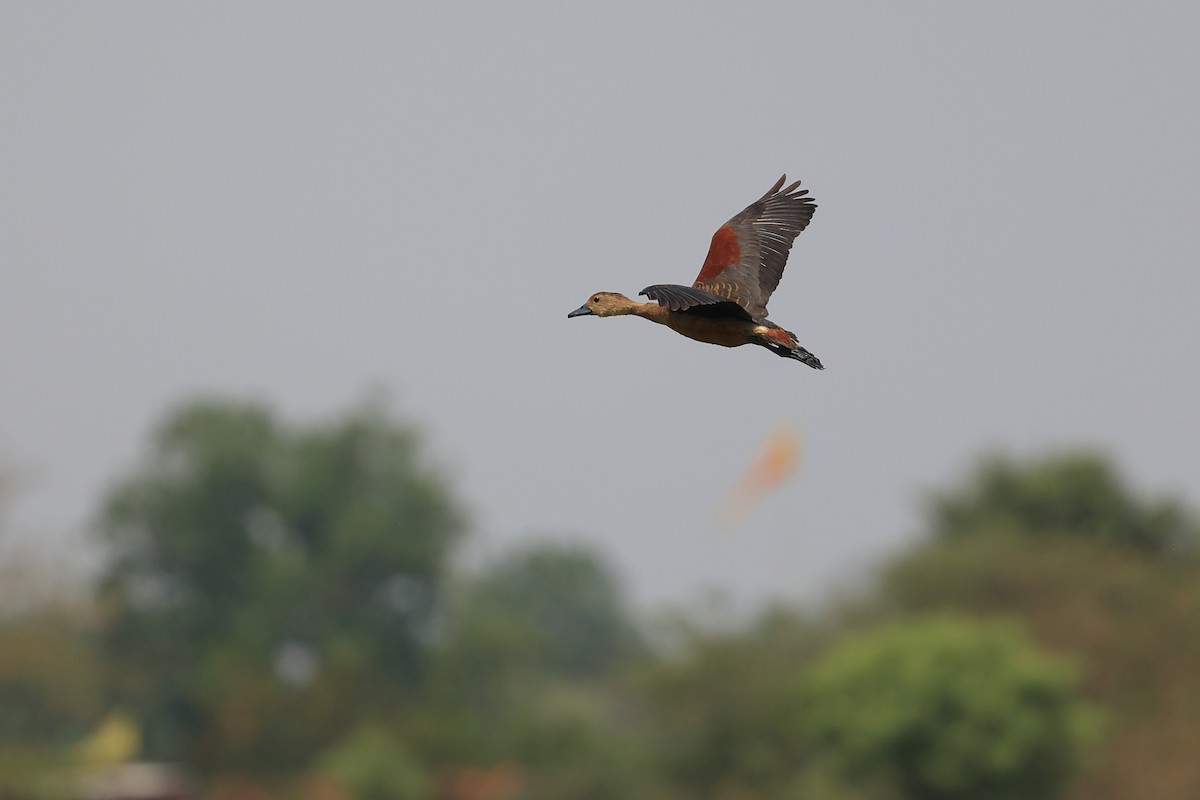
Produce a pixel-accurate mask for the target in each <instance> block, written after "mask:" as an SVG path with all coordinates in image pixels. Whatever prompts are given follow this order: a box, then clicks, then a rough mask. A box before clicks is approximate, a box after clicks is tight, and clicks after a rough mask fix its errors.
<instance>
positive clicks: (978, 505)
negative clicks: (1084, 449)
mask: <svg viewBox="0 0 1200 800" xmlns="http://www.w3.org/2000/svg"><path fill="white" fill-rule="evenodd" d="M988 474H991V475H992V477H990V478H986V479H985V478H984V477H982V476H986V475H988ZM1115 475H1116V472H1115V470H1113V469H1112V468H1111V467H1110V466H1108V465H1106V464H1104V463H1103V462H1098V461H1096V460H1095V459H1094V458H1092V457H1088V458H1084V457H1082V456H1072V457H1057V458H1050V459H1044V460H1040V461H1032V462H1029V463H1026V464H1016V463H1007V464H1006V465H1005V466H1004V467H1003V469H1000V468H998V467H996V466H995V464H992V465H991V466H986V467H984V468H983V469H981V470H980V471H979V472H978V473H977V475H976V477H975V478H974V479H973V481H972V482H970V483H968V484H967V485H964V486H961V487H958V488H955V489H951V490H949V491H947V492H946V493H945V494H943V495H942V497H943V499H944V500H948V501H949V507H948V508H942V509H938V508H935V509H934V513H933V515H932V519H931V520H930V528H931V529H932V530H933V531H934V533H935V534H936V535H934V536H932V537H930V538H929V539H928V540H927V542H926V543H925V544H923V545H922V546H920V547H917V548H915V549H914V550H912V551H911V552H909V553H906V554H904V555H903V556H901V557H900V558H898V559H896V560H895V561H894V562H893V563H892V564H891V565H890V566H889V567H888V568H887V569H886V570H885V572H884V575H883V579H882V581H881V585H880V591H879V594H878V597H877V598H876V602H877V608H878V609H879V613H880V615H882V616H895V615H897V614H901V615H907V614H926V613H938V612H945V611H949V610H953V611H955V612H958V613H967V614H973V615H978V616H980V617H994V616H997V615H1007V616H1016V617H1019V618H1020V619H1021V620H1022V621H1023V622H1024V623H1025V625H1026V627H1027V629H1028V630H1029V632H1030V634H1031V636H1032V637H1033V638H1034V640H1035V641H1037V642H1038V643H1040V644H1041V645H1043V646H1045V647H1048V648H1051V649H1052V650H1054V651H1055V652H1059V653H1063V654H1066V655H1069V656H1070V657H1072V658H1074V659H1075V660H1076V662H1077V663H1078V664H1079V665H1080V666H1081V668H1082V671H1083V672H1082V677H1083V688H1084V691H1085V692H1086V693H1087V695H1088V697H1089V699H1091V700H1092V701H1093V702H1095V703H1096V704H1097V705H1098V706H1099V707H1100V709H1101V711H1102V712H1103V717H1104V722H1105V724H1104V728H1103V736H1102V738H1101V739H1100V740H1099V741H1097V742H1096V743H1095V745H1094V758H1093V759H1092V762H1093V763H1092V765H1091V768H1090V769H1088V770H1085V771H1082V772H1081V773H1080V774H1078V775H1077V776H1075V778H1074V779H1073V780H1072V782H1071V785H1070V787H1069V790H1068V793H1069V796H1070V797H1072V798H1079V800H1084V798H1086V799H1087V800H1119V799H1120V798H1126V797H1155V798H1164V800H1166V799H1167V798H1172V799H1174V798H1179V799H1180V800H1183V798H1192V797H1197V796H1200V762H1198V761H1197V760H1196V759H1195V758H1193V757H1191V755H1190V754H1191V753H1195V752H1200V646H1198V644H1197V643H1198V642H1200V639H1198V635H1197V622H1196V621H1197V620H1198V619H1200V563H1198V560H1197V559H1196V558H1195V557H1194V554H1195V552H1196V551H1195V549H1194V545H1193V544H1189V542H1190V541H1193V539H1192V538H1191V537H1193V536H1194V531H1196V529H1197V527H1198V526H1197V523H1196V515H1195V514H1194V512H1191V511H1190V510H1188V509H1186V508H1185V507H1183V506H1181V505H1179V504H1176V503H1165V502H1162V501H1152V500H1146V499H1144V498H1141V497H1139V496H1138V495H1137V493H1135V492H1134V491H1132V490H1131V489H1129V488H1128V487H1127V486H1126V485H1125V484H1124V483H1122V482H1121V481H1119V480H1117V479H1116V478H1115V477H1114V476H1115ZM1069 476H1074V477H1069ZM1072 487H1073V488H1072ZM1084 487H1086V488H1084ZM947 512H949V513H947ZM1163 519H1166V520H1169V521H1170V522H1171V524H1170V525H1164V524H1163V523H1162V522H1161V520H1163ZM1172 541H1174V542H1177V543H1178V544H1170V545H1168V544H1166V543H1167V542H1172ZM1185 754H1186V755H1185Z"/></svg>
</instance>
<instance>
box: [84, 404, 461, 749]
mask: <svg viewBox="0 0 1200 800" xmlns="http://www.w3.org/2000/svg"><path fill="white" fill-rule="evenodd" d="M461 530H462V514H461V512H460V511H459V508H458V505H457V503H456V501H455V500H454V498H453V497H452V496H451V494H450V492H449V490H448V489H447V488H446V486H445V484H444V483H443V481H442V480H441V479H440V478H439V477H438V476H437V475H436V474H435V473H433V472H432V471H431V470H430V469H428V468H427V467H426V466H424V464H423V459H422V458H421V455H420V451H419V443H418V438H417V435H416V433H415V431H414V430H413V429H412V428H411V427H408V426H405V425H402V424H399V423H397V422H395V421H393V420H391V419H389V418H388V417H387V416H386V415H385V414H384V413H383V412H382V411H381V409H380V408H379V407H378V406H377V405H370V404H368V405H366V406H364V407H361V408H359V409H356V410H355V411H353V412H352V413H350V414H348V415H347V416H346V417H345V418H344V419H342V420H340V421H337V422H335V423H333V424H330V425H325V426H316V427H312V428H292V427H288V426H285V425H283V424H281V423H280V422H279V421H278V420H277V419H276V418H275V417H274V416H273V415H272V414H271V413H269V412H268V411H267V410H265V409H263V408H261V407H258V406H255V405H240V404H235V403H225V402H200V403H194V404H191V405H189V406H187V407H185V408H182V409H180V410H179V411H178V412H176V413H174V414H172V415H170V416H169V418H168V419H167V420H166V422H165V424H163V425H162V426H161V427H160V428H159V430H158V432H157V433H156V435H155V437H154V439H153V443H152V446H151V448H150V452H149V454H148V456H147V458H146V459H145V461H144V462H143V463H142V464H141V465H140V466H139V467H137V468H136V469H134V470H133V471H132V474H131V475H129V476H128V477H127V478H126V479H125V480H124V481H123V482H121V483H120V484H119V485H118V486H116V488H114V489H113V490H112V491H111V493H110V494H109V496H108V499H107V501H106V502H105V504H104V506H103V511H102V514H101V516H100V522H99V531H100V534H101V537H102V539H103V541H104V543H105V544H106V545H107V548H108V552H109V555H110V557H109V561H108V566H107V568H106V570H105V572H104V575H103V576H102V580H101V582H100V589H99V605H100V610H101V622H102V628H103V634H104V639H105V643H106V645H107V648H108V652H109V654H110V656H111V666H112V676H113V681H114V685H115V688H116V694H117V699H119V700H121V701H122V702H126V703H129V704H130V705H131V706H132V707H133V708H134V709H136V711H137V713H138V714H139V716H140V718H141V720H142V722H143V724H144V726H145V744H146V748H147V751H148V753H149V754H150V755H151V756H153V757H158V758H182V759H185V760H186V761H187V762H189V763H190V764H193V765H195V766H197V767H199V768H200V769H202V770H211V769H213V768H216V767H222V768H245V769H251V768H253V769H258V770H285V769H289V768H292V767H296V766H301V765H305V764H306V763H307V762H308V760H309V759H310V758H311V757H312V756H313V755H314V754H315V753H317V752H320V751H322V750H324V749H326V748H327V747H328V746H330V745H331V744H332V743H333V742H336V741H338V740H340V739H341V738H342V737H343V736H344V735H346V734H347V733H348V731H349V730H350V728H351V727H352V726H357V725H358V724H359V723H361V722H363V721H367V720H370V719H378V718H380V717H382V716H383V715H386V714H388V713H391V712H394V711H395V710H396V709H397V708H398V707H399V706H400V705H401V704H402V703H403V702H405V699H406V698H407V697H408V696H409V695H410V694H411V692H412V690H413V689H414V688H415V687H416V685H417V684H418V682H419V680H420V678H421V668H422V658H423V656H422V653H423V649H424V645H423V637H425V636H426V635H427V630H428V626H429V624H430V622H431V619H432V615H433V612H434V607H435V601H436V600H437V598H438V594H439V591H440V588H441V583H442V577H443V570H444V567H445V561H446V558H447V555H448V553H449V550H450V548H451V546H452V545H453V544H454V542H455V540H456V539H457V538H458V537H459V535H460V532H461Z"/></svg>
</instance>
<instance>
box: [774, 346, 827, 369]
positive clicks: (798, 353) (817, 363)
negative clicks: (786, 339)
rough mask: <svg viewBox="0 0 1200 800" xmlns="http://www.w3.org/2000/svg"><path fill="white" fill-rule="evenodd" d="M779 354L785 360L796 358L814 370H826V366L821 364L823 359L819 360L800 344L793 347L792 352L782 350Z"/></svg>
mask: <svg viewBox="0 0 1200 800" xmlns="http://www.w3.org/2000/svg"><path fill="white" fill-rule="evenodd" d="M777 352H778V353H779V355H781V356H783V357H784V358H794V359H796V360H797V361H802V362H804V363H805V364H808V365H809V366H810V367H812V368H813V369H825V367H824V365H823V364H821V359H819V358H817V357H816V356H814V355H813V354H812V353H810V352H808V351H807V350H805V349H804V348H803V347H801V346H800V345H798V344H796V345H792V349H791V350H782V349H780V350H778V351H777Z"/></svg>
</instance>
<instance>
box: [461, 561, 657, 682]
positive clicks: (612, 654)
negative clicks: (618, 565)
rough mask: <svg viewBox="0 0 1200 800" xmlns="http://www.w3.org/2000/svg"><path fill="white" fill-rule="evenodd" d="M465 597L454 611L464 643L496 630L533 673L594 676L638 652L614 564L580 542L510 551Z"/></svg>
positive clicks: (482, 640) (473, 583) (483, 639)
mask: <svg viewBox="0 0 1200 800" xmlns="http://www.w3.org/2000/svg"><path fill="white" fill-rule="evenodd" d="M465 595H466V596H465V598H464V601H463V603H462V606H461V608H460V609H459V612H458V614H457V625H458V626H459V633H460V641H461V643H462V644H463V645H464V646H468V647H469V646H471V645H472V644H476V643H478V644H481V645H483V646H485V647H486V646H488V645H487V644H486V641H487V640H488V639H489V638H492V637H490V636H489V634H488V632H489V631H490V632H493V633H496V632H500V633H499V637H500V638H503V639H505V640H506V644H505V645H501V647H502V648H503V647H505V646H507V647H508V648H509V649H510V653H509V657H510V658H519V659H522V660H526V661H527V662H528V666H529V667H531V668H534V669H537V670H541V671H544V672H548V673H552V674H556V675H562V676H568V677H576V678H581V677H595V676H598V675H601V674H603V673H604V672H605V671H607V670H608V669H610V668H611V667H612V666H613V665H614V664H615V663H616V662H617V661H618V660H619V659H621V658H622V657H624V656H627V655H629V654H630V653H632V652H633V651H634V650H635V649H636V644H637V641H636V633H635V632H634V629H633V626H632V625H631V623H630V621H629V615H628V611H627V610H626V608H625V605H624V602H623V601H622V599H621V591H620V586H619V585H618V582H617V579H616V577H615V575H614V574H613V571H612V569H611V567H610V566H609V565H608V564H607V563H605V562H604V561H603V560H602V559H601V558H600V557H599V556H597V555H596V554H594V553H593V552H591V551H589V550H587V549H585V548H583V547H581V546H579V545H569V544H554V543H539V544H534V545H528V546H526V547H524V548H521V549H515V550H513V551H510V552H508V553H506V554H505V555H504V556H502V557H501V558H500V559H499V560H498V561H496V562H495V563H493V564H491V565H490V566H489V567H488V568H487V569H485V570H484V571H483V572H482V573H481V574H479V575H477V576H475V577H474V578H473V579H472V580H471V581H470V582H469V584H468V585H467V587H466V591H465ZM495 645H496V643H495V642H494V641H493V643H492V645H491V646H492V647H495ZM493 655H494V656H498V657H499V658H501V659H504V658H505V657H504V656H503V655H502V654H500V653H494V654H493Z"/></svg>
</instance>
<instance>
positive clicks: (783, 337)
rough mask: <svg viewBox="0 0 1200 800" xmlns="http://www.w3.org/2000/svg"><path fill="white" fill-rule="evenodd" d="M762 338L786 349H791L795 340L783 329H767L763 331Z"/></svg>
mask: <svg viewBox="0 0 1200 800" xmlns="http://www.w3.org/2000/svg"><path fill="white" fill-rule="evenodd" d="M763 336H764V337H766V338H768V339H771V340H772V341H774V342H777V343H779V344H781V345H783V346H784V347H787V348H791V347H794V346H795V345H796V338H795V337H794V336H792V334H790V333H788V332H787V331H785V330H784V329H783V328H769V329H767V330H766V331H763Z"/></svg>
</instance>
